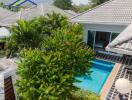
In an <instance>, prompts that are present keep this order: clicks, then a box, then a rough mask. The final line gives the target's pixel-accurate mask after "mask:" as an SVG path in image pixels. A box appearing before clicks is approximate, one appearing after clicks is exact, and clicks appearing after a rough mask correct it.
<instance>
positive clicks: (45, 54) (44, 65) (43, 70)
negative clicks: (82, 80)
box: [17, 24, 94, 100]
mask: <svg viewBox="0 0 132 100" xmlns="http://www.w3.org/2000/svg"><path fill="white" fill-rule="evenodd" d="M82 32H83V31H82V27H81V26H80V25H78V24H71V25H70V26H69V27H67V28H62V29H57V30H55V31H54V34H52V35H51V36H49V37H47V38H44V42H43V48H42V50H41V51H40V50H38V49H35V50H31V49H30V50H23V52H21V53H20V58H19V59H20V62H18V69H17V74H18V76H19V77H20V79H19V80H18V81H17V92H18V96H19V98H20V99H22V100H68V99H69V98H71V97H72V93H73V92H74V91H76V90H77V89H78V88H77V87H75V86H74V84H73V83H74V82H77V80H76V79H75V76H76V75H89V74H90V73H91V72H90V71H89V69H90V68H91V66H90V60H92V59H93V56H94V52H93V51H92V50H91V49H90V48H88V47H86V46H85V45H84V44H83V43H82Z"/></svg>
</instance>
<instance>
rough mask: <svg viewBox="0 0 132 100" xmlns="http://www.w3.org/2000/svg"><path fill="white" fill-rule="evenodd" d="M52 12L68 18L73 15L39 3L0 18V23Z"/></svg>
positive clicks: (6, 24)
mask: <svg viewBox="0 0 132 100" xmlns="http://www.w3.org/2000/svg"><path fill="white" fill-rule="evenodd" d="M52 12H56V13H60V14H63V15H65V16H67V17H69V18H71V17H73V16H74V14H71V13H68V12H66V11H64V10H61V9H59V8H57V7H55V6H53V5H45V4H40V5H38V6H31V7H29V8H26V9H23V10H21V11H20V12H17V13H15V14H13V15H11V16H9V17H7V18H5V19H3V20H0V24H1V25H3V26H10V25H12V24H14V23H16V22H17V20H19V19H25V20H30V19H32V18H34V17H37V16H40V15H46V14H47V13H52Z"/></svg>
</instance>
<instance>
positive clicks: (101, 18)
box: [71, 0, 132, 52]
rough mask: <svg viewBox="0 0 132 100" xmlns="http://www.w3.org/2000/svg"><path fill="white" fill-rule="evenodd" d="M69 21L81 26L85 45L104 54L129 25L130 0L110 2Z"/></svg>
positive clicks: (131, 1)
mask: <svg viewBox="0 0 132 100" xmlns="http://www.w3.org/2000/svg"><path fill="white" fill-rule="evenodd" d="M71 21H72V22H75V23H81V24H82V25H83V27H84V32H85V34H84V42H85V43H87V44H88V45H90V46H91V47H92V48H93V49H94V50H95V51H98V52H106V50H105V48H106V46H107V45H108V44H109V43H111V42H112V41H113V40H114V39H115V38H116V37H117V36H118V35H119V34H120V33H121V32H122V31H123V30H124V29H126V27H127V26H129V24H131V22H132V0H110V1H108V2H106V3H104V4H102V5H99V6H97V7H95V8H93V9H91V10H88V11H85V12H83V13H81V14H79V15H77V16H75V17H73V18H72V19H71ZM124 36H125V34H124ZM108 51H112V50H108ZM112 52H114V51H112Z"/></svg>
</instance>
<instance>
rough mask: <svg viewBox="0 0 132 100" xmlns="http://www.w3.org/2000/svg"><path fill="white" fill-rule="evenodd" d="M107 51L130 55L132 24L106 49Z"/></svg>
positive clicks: (131, 53) (131, 50)
mask: <svg viewBox="0 0 132 100" xmlns="http://www.w3.org/2000/svg"><path fill="white" fill-rule="evenodd" d="M106 50H107V51H111V52H116V53H120V54H126V55H132V24H130V25H128V27H127V28H126V29H125V30H124V31H123V32H122V33H120V34H119V35H118V36H117V38H116V39H115V40H113V41H112V42H111V43H110V44H109V45H108V46H107V47H106Z"/></svg>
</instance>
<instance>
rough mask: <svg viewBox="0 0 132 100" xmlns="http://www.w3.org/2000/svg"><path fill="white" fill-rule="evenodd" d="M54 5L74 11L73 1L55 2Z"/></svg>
mask: <svg viewBox="0 0 132 100" xmlns="http://www.w3.org/2000/svg"><path fill="white" fill-rule="evenodd" d="M54 5H55V6H57V7H58V8H61V9H63V10H70V9H72V1H71V0H54Z"/></svg>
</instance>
